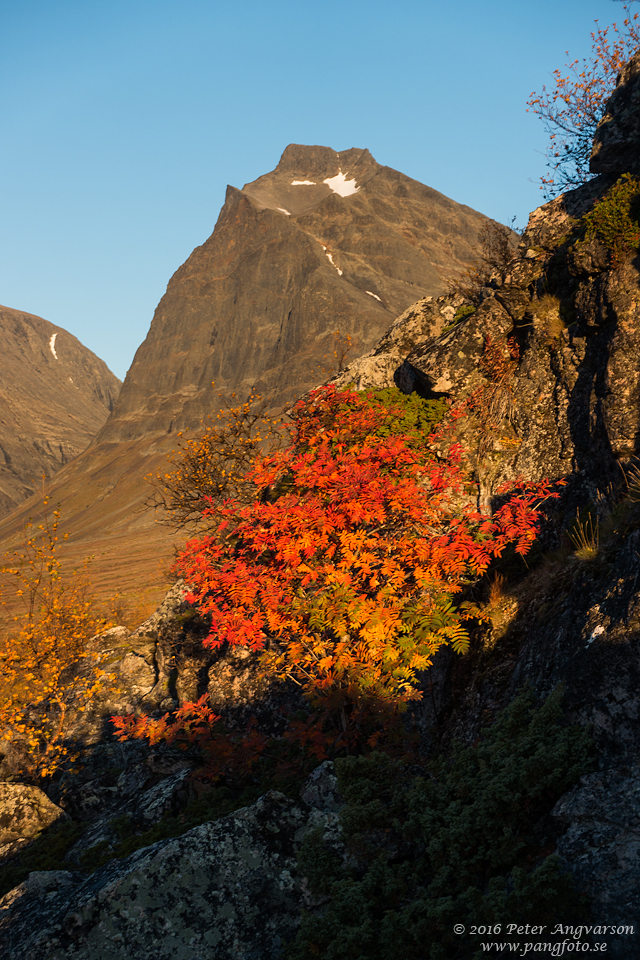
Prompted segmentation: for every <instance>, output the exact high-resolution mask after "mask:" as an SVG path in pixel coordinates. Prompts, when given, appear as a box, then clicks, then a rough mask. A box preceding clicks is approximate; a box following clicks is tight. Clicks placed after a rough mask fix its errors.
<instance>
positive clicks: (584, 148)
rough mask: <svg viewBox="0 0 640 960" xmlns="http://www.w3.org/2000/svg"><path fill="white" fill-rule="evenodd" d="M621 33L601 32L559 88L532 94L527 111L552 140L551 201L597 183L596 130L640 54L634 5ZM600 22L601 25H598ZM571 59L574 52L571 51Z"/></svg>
mask: <svg viewBox="0 0 640 960" xmlns="http://www.w3.org/2000/svg"><path fill="white" fill-rule="evenodd" d="M623 9H624V11H625V13H626V17H625V18H624V20H623V21H622V24H621V25H620V27H618V25H617V24H616V23H613V24H611V26H610V27H605V28H602V27H597V28H596V30H594V31H593V32H592V34H591V39H592V46H591V55H590V56H588V57H583V58H582V59H578V60H573V61H572V62H571V63H567V64H565V70H566V71H567V72H566V73H565V72H564V71H563V70H561V69H556V70H554V71H553V86H552V88H551V89H550V90H547V87H546V86H543V87H542V93H539V94H536V93H532V94H531V97H530V99H529V100H528V101H527V106H528V107H529V108H530V109H531V110H532V111H533V112H534V113H536V114H537V115H538V116H539V117H540V118H541V120H542V121H543V123H544V125H545V129H546V131H547V133H548V134H549V141H550V142H549V147H548V148H547V154H546V156H547V166H548V167H549V169H550V171H551V173H550V175H549V176H547V177H541V189H542V190H544V192H545V197H546V198H548V199H549V198H551V197H554V196H556V195H557V194H559V193H562V192H563V191H564V190H570V189H572V188H574V187H578V186H580V184H581V183H585V182H586V181H587V180H589V179H591V174H590V173H589V157H590V155H591V145H592V143H593V137H594V134H595V132H596V127H597V125H598V123H599V122H600V120H601V119H602V116H603V114H604V110H605V107H606V104H607V101H608V99H609V97H610V96H611V94H612V93H613V90H614V88H615V85H616V78H617V76H618V74H619V72H620V70H621V69H622V67H623V66H624V64H625V63H626V61H627V60H629V59H630V58H631V57H632V56H633V54H634V53H637V51H638V49H639V48H640V17H639V15H638V14H637V13H635V14H633V15H631V13H630V9H629V4H625V5H624V7H623ZM597 22H598V21H596V24H597ZM567 54H568V51H567Z"/></svg>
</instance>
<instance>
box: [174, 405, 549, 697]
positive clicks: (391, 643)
mask: <svg viewBox="0 0 640 960" xmlns="http://www.w3.org/2000/svg"><path fill="white" fill-rule="evenodd" d="M393 416H394V411H393V409H388V410H387V411H386V413H385V414H381V412H380V409H379V408H374V407H373V406H372V405H371V404H370V403H369V402H368V401H367V398H364V397H362V396H360V395H358V394H357V393H355V392H353V391H349V390H346V391H342V392H340V391H338V390H336V389H335V388H334V387H324V388H321V389H319V390H316V391H314V392H313V393H312V394H311V395H310V397H309V398H308V399H307V400H305V401H302V402H301V403H300V404H298V406H297V408H296V409H295V414H294V427H293V429H292V436H291V442H290V444H289V446H288V447H287V449H285V450H281V451H279V452H277V453H275V454H273V455H271V456H265V457H263V458H261V459H260V460H259V461H258V462H257V463H256V464H255V466H254V467H253V469H252V470H251V472H250V474H249V479H250V480H251V482H252V483H253V484H254V485H255V487H256V494H257V497H256V499H255V501H254V502H253V503H252V504H250V505H248V506H247V505H244V506H241V505H238V504H237V503H235V502H234V501H226V502H224V503H223V504H217V505H215V506H214V505H212V506H211V507H210V508H209V510H208V511H207V512H208V513H209V514H210V516H211V518H212V519H214V518H215V520H216V523H217V529H215V530H214V531H213V532H212V533H211V534H208V535H206V536H204V537H200V538H195V539H193V540H190V541H189V542H188V543H187V545H186V546H185V549H184V550H183V551H182V553H181V554H180V556H179V559H178V563H177V570H178V572H179V573H180V574H181V575H182V576H184V577H185V579H186V581H187V582H188V583H189V585H190V591H191V592H190V595H189V600H190V602H192V603H194V604H195V605H196V606H197V607H198V608H199V609H200V611H201V612H202V613H203V614H207V615H208V616H209V617H210V618H211V631H210V634H209V636H208V638H207V639H206V640H205V645H206V646H209V647H211V648H217V647H220V646H221V645H222V644H224V643H225V642H227V643H230V644H240V645H243V646H247V647H249V648H251V649H253V650H262V651H264V653H263V663H264V667H265V669H266V670H268V671H269V672H271V673H273V674H275V675H277V676H279V677H289V678H291V679H293V680H294V681H295V682H297V683H298V684H300V685H301V686H302V687H303V689H304V692H305V694H306V695H308V696H309V698H310V699H311V700H312V701H314V702H316V703H322V704H324V705H325V706H327V707H335V706H337V705H338V704H342V703H345V702H349V703H359V702H362V701H363V700H366V701H369V702H371V703H385V702H387V703H389V702H391V703H394V704H402V703H405V702H407V701H408V700H412V699H416V698H418V697H419V696H420V694H419V692H418V690H417V687H416V674H417V672H418V671H420V670H423V669H425V668H426V667H427V666H428V665H429V664H430V662H431V659H432V657H433V654H434V652H435V651H436V650H437V649H438V648H439V647H440V646H441V645H442V644H450V645H451V646H452V647H453V648H454V649H455V650H458V651H462V650H464V649H466V647H467V644H468V636H467V632H466V629H465V627H464V625H463V624H464V622H465V621H466V620H469V619H472V618H474V617H476V616H477V615H478V611H477V609H476V607H475V606H474V605H473V604H470V603H468V602H462V603H459V604H457V605H456V604H455V603H454V598H455V596H456V595H457V594H459V593H460V592H461V591H462V590H463V588H464V586H465V584H468V583H469V582H471V581H472V580H475V579H477V578H478V577H479V576H481V575H482V574H483V573H484V572H485V571H486V569H487V568H488V566H489V565H490V563H491V561H492V560H493V559H494V558H495V557H498V556H500V554H501V553H502V552H503V551H504V549H505V547H506V546H507V544H513V545H514V546H515V550H516V552H517V553H520V554H525V553H526V552H527V551H528V550H529V547H530V545H531V543H532V542H533V540H534V539H535V537H536V534H537V532H538V525H539V518H540V512H539V506H540V503H541V501H542V500H544V499H546V498H547V497H549V496H555V494H553V493H551V491H550V488H549V485H548V484H546V483H542V484H533V485H524V486H521V487H520V488H519V489H518V490H517V491H516V490H514V491H513V493H512V495H511V497H510V499H509V500H508V501H507V503H505V504H504V506H502V507H501V508H500V509H499V510H498V511H497V512H496V513H495V514H494V515H493V516H491V517H487V516H482V515H481V514H480V513H478V511H477V510H475V509H473V508H471V507H469V506H466V507H461V505H460V496H461V493H462V490H463V484H464V480H465V477H464V476H463V473H462V468H461V462H460V450H459V448H458V447H456V446H455V445H452V446H451V448H450V450H449V454H448V456H447V458H446V459H439V458H438V457H437V456H436V455H435V453H434V450H433V445H432V444H430V443H429V442H428V441H427V439H426V438H425V442H424V443H423V445H422V446H421V447H416V445H415V443H413V442H411V443H409V442H407V438H405V437H403V436H380V428H381V426H382V425H383V424H382V422H381V417H382V419H384V421H385V422H386V420H387V419H388V418H392V417H393ZM268 641H270V642H268Z"/></svg>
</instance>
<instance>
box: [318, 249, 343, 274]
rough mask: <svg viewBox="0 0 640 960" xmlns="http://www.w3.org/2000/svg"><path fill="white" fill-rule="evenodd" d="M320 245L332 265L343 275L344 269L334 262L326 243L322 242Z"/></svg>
mask: <svg viewBox="0 0 640 960" xmlns="http://www.w3.org/2000/svg"><path fill="white" fill-rule="evenodd" d="M320 246H321V247H322V249H323V250H324V255H325V257H326V258H327V260H328V261H329V263H330V264H331V266H332V267H335V269H336V270H337V271H338V273H339V274H340V276H342V270H341V269H340V267H339V266H338V264H337V263H334V262H333V257H332V256H331V254H330V253H327V248H326V247H325V245H324V244H323V243H321V244H320Z"/></svg>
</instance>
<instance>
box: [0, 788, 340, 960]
mask: <svg viewBox="0 0 640 960" xmlns="http://www.w3.org/2000/svg"><path fill="white" fill-rule="evenodd" d="M318 827H323V828H325V829H327V830H328V831H329V833H330V834H331V833H332V832H333V833H335V831H336V829H337V815H336V814H335V813H332V812H322V811H320V810H317V809H313V808H312V809H311V810H308V809H305V808H303V807H302V806H300V805H299V804H296V803H294V802H293V801H292V800H289V799H287V798H286V797H285V796H284V795H283V794H280V793H277V792H275V791H271V792H269V793H268V794H265V795H264V796H263V797H262V798H261V799H260V800H258V802H257V803H255V804H254V805H253V806H251V807H245V808H243V809H242V810H238V811H236V812H235V813H233V814H231V815H230V816H227V817H224V818H223V819H221V820H218V821H215V822H211V823H204V824H202V825H201V826H199V827H196V828H194V829H193V830H190V831H188V832H187V833H185V834H183V835H182V836H181V837H177V838H176V839H174V840H163V841H160V842H159V843H156V844H154V845H153V846H151V847H147V848H145V849H142V850H139V851H137V852H136V853H134V854H133V855H132V856H130V857H128V858H127V859H126V860H123V861H112V862H111V863H109V864H107V865H106V866H105V867H103V868H101V869H100V870H98V871H96V873H95V874H93V875H92V876H91V877H88V878H83V879H82V880H78V878H77V877H74V876H73V875H71V874H68V873H65V872H64V871H62V872H60V871H57V872H56V876H55V877H51V878H46V877H45V878H43V877H42V875H38V874H36V875H34V874H31V875H30V877H29V879H28V880H27V881H26V882H25V883H23V884H21V886H19V887H17V888H16V889H14V890H12V891H11V892H10V893H9V894H8V895H7V896H6V897H5V898H4V899H3V900H2V901H0V940H1V941H2V943H3V944H4V948H5V950H6V951H8V952H7V956H10V957H11V960H63V958H64V960H67V958H74V960H130V958H131V957H136V960H165V958H166V960H176V958H189V960H191V958H195V957H200V958H202V960H205V958H210V957H211V958H212V957H215V958H216V960H226V958H229V960H231V958H234V960H238V958H244V960H250V958H258V957H259V958H261V960H271V958H273V960H275V958H278V957H280V956H281V948H282V943H283V940H286V939H291V938H292V937H293V936H294V935H295V932H296V929H297V925H298V922H299V915H300V910H301V907H302V906H303V905H304V903H305V902H306V901H305V897H306V893H305V885H304V884H303V882H302V879H303V878H302V877H301V876H300V875H299V873H298V869H297V864H296V850H297V847H298V845H299V843H300V842H301V840H302V838H303V837H304V836H305V835H306V834H307V833H309V832H310V831H312V830H314V829H316V828H318Z"/></svg>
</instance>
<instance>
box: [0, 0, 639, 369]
mask: <svg viewBox="0 0 640 960" xmlns="http://www.w3.org/2000/svg"><path fill="white" fill-rule="evenodd" d="M623 16H624V11H623V9H622V5H621V4H620V3H614V2H611V0H534V2H530V3H524V2H518V0H484V2H471V0H456V2H451V3H447V2H446V0H394V2H391V0H383V2H382V0H343V2H340V3H338V2H336V0H324V2H323V3H307V2H305V0H296V2H292V0H270V2H268V3H266V2H265V0H102V2H100V3H91V2H88V0H2V3H0V37H1V41H2V56H1V58H0V117H1V120H0V124H1V126H0V129H1V130H2V140H1V146H0V183H1V191H0V204H1V206H0V210H1V228H0V303H2V304H5V305H6V306H9V307H14V308H16V309H19V310H25V311H27V312H29V313H35V314H38V315H39V316H42V317H45V318H46V319H47V320H50V321H52V322H53V323H56V324H59V325H60V326H61V327H64V328H66V329H67V330H69V331H70V332H71V333H73V334H75V335H76V336H77V337H78V338H79V339H80V340H81V341H82V342H83V343H84V344H86V346H88V347H89V348H90V349H91V350H93V351H94V352H95V353H97V354H98V356H100V357H102V358H103V359H104V360H105V361H106V362H107V363H108V364H109V366H110V367H111V369H112V370H113V371H114V373H116V374H117V375H118V376H119V377H121V378H124V375H125V373H126V371H127V369H128V367H129V366H130V364H131V361H132V359H133V355H134V353H135V351H136V349H137V347H138V346H139V345H140V343H141V342H142V341H143V340H144V338H145V336H146V334H147V331H148V328H149V324H150V322H151V318H152V316H153V311H154V309H155V307H156V304H157V303H158V301H159V299H160V297H161V296H162V295H163V293H164V291H165V288H166V285H167V282H168V281H169V279H170V277H171V275H172V274H173V273H174V271H175V270H176V269H177V268H178V267H179V266H180V264H181V263H182V262H183V261H184V260H185V259H186V258H187V257H188V255H189V254H190V253H191V251H192V249H193V248H194V247H195V246H197V245H198V244H201V243H203V242H204V240H206V238H207V237H208V236H209V235H210V234H211V232H212V231H213V228H214V225H215V222H216V219H217V216H218V213H219V210H220V207H221V206H222V203H223V202H224V193H225V188H226V185H227V183H231V184H233V185H234V186H237V187H241V186H242V185H243V184H244V183H246V182H248V181H250V180H254V179H255V178H256V177H258V176H260V175H261V174H263V173H266V172H267V171H269V170H272V169H273V168H274V167H275V166H276V164H277V162H278V160H279V158H280V154H281V153H282V151H283V149H284V147H285V146H286V145H287V144H288V143H317V144H324V145H327V146H330V147H332V148H333V149H335V150H339V151H340V150H346V149H348V148H349V147H368V148H369V150H370V151H371V152H372V154H373V156H374V157H375V158H376V160H378V162H379V163H383V164H387V165H388V166H391V167H395V168H396V169H397V170H401V171H402V172H403V173H405V174H408V175H409V176H411V177H414V178H415V179H417V180H421V181H422V182H423V183H426V184H428V185H429V186H431V187H434V188H435V189H436V190H440V191H441V192H442V193H444V194H446V195H448V196H449V197H452V198H453V199H454V200H457V201H459V202H461V203H466V204H469V205H470V206H472V207H474V208H475V209H477V210H480V211H481V212H482V213H485V214H487V215H488V216H490V217H493V218H494V219H496V220H500V221H502V222H507V221H510V220H511V218H512V217H514V216H515V217H516V218H517V220H516V224H517V225H518V226H524V225H525V223H526V220H527V216H528V214H529V212H530V211H531V210H533V209H534V208H535V207H536V206H538V205H539V204H540V203H542V195H541V192H540V190H539V188H538V185H537V184H538V182H539V177H540V176H541V174H542V173H543V172H544V169H545V168H544V156H543V154H544V150H545V146H546V137H545V134H544V130H543V125H542V123H541V121H540V120H539V119H538V118H537V117H535V115H533V114H531V113H527V112H526V100H527V99H528V97H529V94H530V93H531V92H532V91H533V90H536V91H539V90H540V89H541V87H542V84H543V83H545V82H547V83H548V82H549V79H550V74H551V71H552V70H553V69H554V68H555V67H561V66H562V65H563V64H564V63H565V62H566V60H567V56H566V53H565V51H567V50H568V51H569V54H570V55H571V57H572V58H573V57H580V56H583V55H586V54H587V53H588V52H589V50H590V46H591V39H590V31H591V30H592V29H593V26H594V25H593V21H594V20H595V19H599V21H600V24H601V25H603V26H604V25H606V24H607V23H610V22H611V21H613V20H618V21H620V20H621V19H622V18H623Z"/></svg>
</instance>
